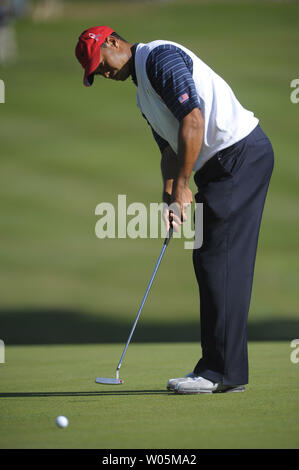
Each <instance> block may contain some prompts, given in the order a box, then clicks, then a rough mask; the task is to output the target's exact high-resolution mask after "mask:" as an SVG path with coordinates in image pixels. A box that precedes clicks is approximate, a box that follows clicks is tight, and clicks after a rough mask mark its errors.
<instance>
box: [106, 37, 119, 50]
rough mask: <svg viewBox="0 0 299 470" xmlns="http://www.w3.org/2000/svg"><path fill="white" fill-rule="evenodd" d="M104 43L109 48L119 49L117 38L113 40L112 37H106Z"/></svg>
mask: <svg viewBox="0 0 299 470" xmlns="http://www.w3.org/2000/svg"><path fill="white" fill-rule="evenodd" d="M106 42H107V44H108V46H110V47H114V48H116V49H118V48H119V40H118V39H117V38H115V37H114V36H108V37H107V39H106Z"/></svg>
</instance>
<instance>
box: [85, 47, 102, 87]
mask: <svg viewBox="0 0 299 470" xmlns="http://www.w3.org/2000/svg"><path fill="white" fill-rule="evenodd" d="M100 61H101V49H100V48H99V50H98V51H97V53H96V54H95V55H94V56H93V57H92V59H91V60H90V62H89V63H88V65H87V66H86V67H85V73H84V77H83V85H85V86H91V85H92V84H93V80H94V72H95V71H96V69H97V68H98V66H99V63H100Z"/></svg>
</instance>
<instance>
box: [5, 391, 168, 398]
mask: <svg viewBox="0 0 299 470" xmlns="http://www.w3.org/2000/svg"><path fill="white" fill-rule="evenodd" d="M111 395H119V396H125V395H173V392H169V391H168V390H115V391H114V390H113V391H112V390H108V391H99V392H27V393H25V392H20V393H17V392H11V393H9V392H6V393H0V398H32V397H98V396H101V397H102V396H111Z"/></svg>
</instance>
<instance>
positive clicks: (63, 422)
mask: <svg viewBox="0 0 299 470" xmlns="http://www.w3.org/2000/svg"><path fill="white" fill-rule="evenodd" d="M56 424H57V426H58V427H59V428H66V427H67V426H68V425H69V420H68V419H67V418H66V417H65V416H57V418H56Z"/></svg>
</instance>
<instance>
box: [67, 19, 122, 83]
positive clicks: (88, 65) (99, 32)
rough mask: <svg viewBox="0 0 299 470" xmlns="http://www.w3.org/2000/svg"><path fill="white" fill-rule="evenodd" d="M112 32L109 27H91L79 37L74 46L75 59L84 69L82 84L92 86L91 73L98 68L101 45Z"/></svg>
mask: <svg viewBox="0 0 299 470" xmlns="http://www.w3.org/2000/svg"><path fill="white" fill-rule="evenodd" d="M113 32H114V30H113V29H111V28H109V26H93V27H92V28H88V29H86V30H85V31H83V33H82V34H81V35H80V36H79V40H78V43H77V46H76V51H75V52H76V57H77V59H78V61H79V62H80V64H81V65H82V67H83V68H84V70H85V72H84V78H83V84H84V85H85V86H91V85H92V84H93V78H94V76H93V72H94V71H95V70H96V69H97V68H98V65H99V63H100V60H101V45H102V44H103V43H104V42H105V41H106V38H107V37H108V36H110V34H111V33H113Z"/></svg>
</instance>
